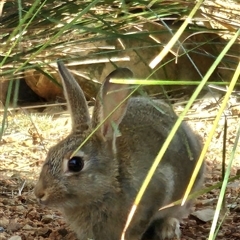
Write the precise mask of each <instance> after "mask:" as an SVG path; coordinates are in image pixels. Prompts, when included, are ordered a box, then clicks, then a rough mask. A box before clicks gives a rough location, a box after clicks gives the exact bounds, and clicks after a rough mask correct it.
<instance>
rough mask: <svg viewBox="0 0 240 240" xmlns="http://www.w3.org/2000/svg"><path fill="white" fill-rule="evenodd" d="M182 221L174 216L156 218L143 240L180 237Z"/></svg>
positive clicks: (164, 239) (162, 239) (163, 239)
mask: <svg viewBox="0 0 240 240" xmlns="http://www.w3.org/2000/svg"><path fill="white" fill-rule="evenodd" d="M180 236H181V231H180V223H179V220H178V219H176V218H173V217H168V218H166V219H158V220H154V221H153V222H152V224H151V225H150V227H149V228H148V230H147V231H146V232H145V233H144V236H143V238H142V239H141V240H166V239H180Z"/></svg>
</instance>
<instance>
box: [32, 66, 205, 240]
mask: <svg viewBox="0 0 240 240" xmlns="http://www.w3.org/2000/svg"><path fill="white" fill-rule="evenodd" d="M58 68H59V72H60V75H61V77H62V82H63V87H64V92H65V97H66V99H67V102H68V107H69V110H70V112H71V118H72V132H71V133H70V134H69V136H67V137H66V138H65V139H64V140H62V141H61V142H59V143H58V144H57V145H56V146H54V147H52V148H51V149H50V150H49V152H48V155H47V158H46V161H45V163H44V165H43V168H42V172H41V174H40V177H39V180H38V183H37V184H36V187H35V195H36V197H37V198H38V199H39V201H40V202H41V203H42V204H45V205H47V206H51V207H56V208H58V209H60V210H61V211H62V213H63V214H64V216H65V218H66V221H67V222H68V223H69V224H70V226H71V227H72V229H73V230H74V231H75V232H76V234H77V237H78V239H79V240H88V239H93V240H120V238H121V233H122V230H123V228H124V225H125V223H126V219H127V216H128V213H129V210H130V208H131V205H132V204H133V201H134V199H135V197H136V195H137V193H138V191H139V189H140V186H141V184H142V182H143V180H144V179H145V177H146V174H147V173H148V170H149V168H150V167H151V165H152V163H153V161H154V159H155V157H156V156H157V154H158V152H159V150H160V148H161V146H162V145H163V143H164V141H165V139H166V138H167V136H168V134H169V132H170V130H171V128H172V126H173V125H174V123H175V121H176V119H177V116H176V114H175V113H174V112H173V111H172V109H171V108H170V107H169V106H168V105H167V104H166V103H164V102H163V101H159V100H151V99H149V98H145V97H133V98H130V99H129V100H128V101H126V102H124V103H123V104H122V105H121V106H120V107H119V108H118V109H117V110H116V111H115V112H114V113H113V114H112V115H111V116H110V117H109V118H108V120H107V121H105V123H103V124H102V126H101V127H100V128H99V129H98V130H97V131H96V133H95V134H94V135H93V136H92V137H91V138H90V139H89V140H88V141H87V143H85V144H84V145H83V146H82V148H81V149H80V150H79V151H78V152H77V153H76V155H77V156H80V157H81V158H82V159H83V160H84V167H83V169H82V170H81V171H80V172H71V171H69V169H68V161H69V158H70V156H71V154H72V153H73V152H74V151H75V150H76V149H77V148H78V146H79V145H80V144H81V143H82V142H83V141H84V140H85V139H86V137H87V136H88V135H89V134H90V133H91V132H92V131H93V129H94V128H95V127H96V126H98V125H99V123H101V122H102V121H103V119H105V118H106V116H108V115H109V113H110V112H112V110H113V109H115V107H116V106H117V105H118V104H119V103H120V102H122V101H123V99H124V98H125V97H126V96H128V94H129V93H130V90H129V86H128V85H120V84H113V83H111V82H110V79H112V78H131V77H132V72H131V71H130V70H128V69H127V68H119V69H117V70H115V71H113V72H112V73H111V74H110V75H109V76H108V77H107V78H106V80H105V82H104V83H103V86H102V88H101V90H100V93H99V96H98V99H97V102H96V106H95V109H94V113H93V117H92V121H90V117H89V113H88V110H87V104H86V100H85V98H84V95H83V93H82V90H81V89H80V87H79V86H78V84H77V82H76V81H75V80H74V78H73V77H72V75H71V74H70V73H69V72H68V70H67V69H66V67H65V66H64V65H63V63H61V62H58ZM113 123H114V124H113ZM112 126H115V127H112ZM116 128H118V130H117V131H116ZM200 152H201V143H200V141H199V139H198V137H197V136H196V135H195V134H194V133H193V131H192V130H191V129H190V127H189V126H188V125H187V124H186V123H183V124H182V125H181V126H180V128H179V130H178V132H177V133H176V135H175V137H174V139H173V141H172V142H171V144H170V146H169V147H168V150H167V151H166V153H165V155H164V157H163V159H162V161H161V163H160V165H159V166H158V168H157V171H156V172H155V174H154V177H153V179H152V180H151V182H150V184H149V186H148V188H147V190H146V192H145V194H144V196H143V199H142V201H141V202H140V205H139V207H138V208H137V211H136V214H135V215H134V217H133V220H132V222H131V224H130V227H129V229H128V230H127V232H126V240H163V239H172V238H174V237H179V236H180V230H179V221H180V220H181V218H182V217H183V216H184V214H188V212H189V208H190V206H191V203H190V202H188V203H187V204H186V205H185V206H183V207H180V206H175V207H173V208H167V209H164V210H162V211H158V210H159V209H160V208H162V207H164V206H166V205H167V204H169V203H172V202H174V201H176V200H179V199H181V198H182V197H183V194H184V192H185V190H186V187H187V185H188V182H189V179H190V177H191V174H192V172H193V170H194V167H195V164H196V160H197V159H198V157H199V154H200ZM203 171H204V166H202V169H201V171H200V173H199V175H198V177H197V180H196V183H195V186H194V189H195V190H196V189H198V188H199V186H200V185H201V183H202V179H203Z"/></svg>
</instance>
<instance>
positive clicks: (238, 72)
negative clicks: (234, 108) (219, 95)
mask: <svg viewBox="0 0 240 240" xmlns="http://www.w3.org/2000/svg"><path fill="white" fill-rule="evenodd" d="M239 75H240V62H239V64H238V67H237V69H236V71H235V73H234V75H233V78H232V81H231V83H230V85H229V89H228V91H227V93H226V95H225V98H224V100H223V103H222V106H221V109H220V110H219V112H218V115H217V117H216V119H215V122H214V124H213V125H214V127H215V128H216V126H217V123H218V121H219V120H220V118H221V115H222V113H223V111H224V109H225V106H226V104H227V102H228V100H229V97H230V96H231V93H232V91H233V88H234V86H235V83H236V82H237V80H238V78H239ZM214 127H213V129H214V130H215V128H214ZM210 136H211V135H210ZM239 136H240V127H239V128H238V132H237V136H236V138H235V142H234V146H233V150H232V152H231V156H230V162H229V164H228V167H227V171H226V174H225V176H224V180H223V185H222V188H221V191H220V195H219V198H218V203H217V207H216V211H215V214H214V218H213V222H212V226H211V230H210V233H209V238H208V240H214V239H215V238H216V235H215V234H214V232H215V229H216V226H217V221H218V218H219V214H220V211H221V206H222V203H223V199H224V196H225V192H226V188H227V184H228V178H229V175H230V171H231V166H232V162H233V160H234V155H235V152H236V148H237V144H238V141H239Z"/></svg>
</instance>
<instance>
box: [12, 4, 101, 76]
mask: <svg viewBox="0 0 240 240" xmlns="http://www.w3.org/2000/svg"><path fill="white" fill-rule="evenodd" d="M99 1H100V0H95V1H93V2H91V3H90V4H89V5H88V6H87V7H86V8H85V9H83V10H82V11H81V12H80V13H79V14H78V15H77V16H76V17H75V18H73V20H72V21H71V22H70V23H68V24H65V25H64V26H63V27H61V28H60V30H59V31H58V32H57V33H56V34H55V35H53V36H52V37H51V38H50V39H49V40H47V41H46V43H45V44H44V45H43V46H42V47H41V48H39V49H38V50H37V51H36V52H35V53H34V54H32V55H31V56H30V57H29V59H28V60H27V61H25V62H24V63H23V64H22V65H21V66H20V67H19V68H17V69H16V70H15V73H16V72H17V71H19V70H20V69H22V68H23V67H24V66H25V65H26V64H27V63H29V62H30V61H31V60H32V59H33V58H35V57H36V56H37V55H38V54H39V53H40V52H41V51H43V50H44V49H45V48H46V47H47V46H48V45H49V44H50V43H51V42H53V41H54V40H55V39H56V38H58V37H59V36H61V35H62V34H63V33H64V31H65V30H67V29H69V28H70V27H71V26H72V25H74V23H75V22H76V21H77V20H78V19H79V18H80V17H82V16H83V15H84V14H86V13H87V12H88V11H89V10H90V9H91V8H92V7H93V6H95V5H96V4H97V3H98V2H99Z"/></svg>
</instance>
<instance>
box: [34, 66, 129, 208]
mask: <svg viewBox="0 0 240 240" xmlns="http://www.w3.org/2000/svg"><path fill="white" fill-rule="evenodd" d="M58 68H59V73H60V75H61V77H62V83H63V88H64V93H65V98H66V99H67V103H68V109H69V111H70V113H71V119H72V131H71V133H70V134H69V136H67V137H66V138H65V139H64V140H63V141H61V142H60V143H58V144H57V145H56V146H54V147H52V148H51V149H50V150H49V152H48V155H47V158H46V161H45V163H44V165H43V167H42V172H41V174H40V178H39V181H38V183H37V185H36V187H35V194H36V196H37V197H38V199H39V201H40V202H41V203H42V204H46V205H50V206H56V207H60V208H65V207H66V208H67V207H68V206H69V207H70V208H72V207H73V206H74V205H77V206H79V205H82V204H83V205H86V203H88V202H92V201H93V202H96V203H97V202H99V201H100V199H102V198H104V197H105V194H107V193H109V192H111V191H113V192H116V191H120V190H119V186H118V183H117V181H116V179H117V177H118V168H117V166H116V159H115V158H116V156H115V152H114V151H112V146H113V144H114V141H115V130H114V127H113V124H115V125H116V126H117V125H118V124H119V123H120V121H121V119H122V118H123V116H124V113H125V110H126V105H127V103H126V102H123V103H122V105H121V106H119V107H118V108H117V110H116V111H114V112H113V114H112V115H110V116H109V117H108V115H109V114H110V113H111V112H112V111H113V110H114V108H116V107H117V106H118V104H119V103H120V102H121V101H123V100H124V98H125V97H127V95H128V94H129V89H128V87H126V86H125V85H121V86H120V85H118V84H112V83H110V79H111V78H125V79H126V78H130V77H132V72H131V71H130V70H129V69H117V70H115V71H113V72H112V73H111V74H110V75H109V76H108V77H107V78H106V80H105V82H104V84H103V86H102V91H101V93H102V94H101V95H99V96H98V98H99V102H97V104H98V106H96V107H95V110H94V122H93V123H91V122H90V116H89V112H88V108H87V103H86V100H85V97H84V94H83V92H82V90H81V88H80V87H79V85H78V83H77V82H76V81H75V79H74V78H73V76H72V75H71V74H70V73H69V71H68V70H67V69H66V68H65V66H64V65H63V64H62V63H61V62H58ZM119 86H120V87H119ZM113 95H114V98H113ZM107 117H108V118H107ZM105 118H107V119H106V121H104V123H103V124H101V125H100V126H99V128H98V130H97V131H96V133H95V134H94V135H93V136H92V137H91V138H90V139H89V140H87V141H86V143H84V145H83V146H82V147H81V149H80V150H79V151H77V152H76V153H75V154H74V155H73V156H72V154H73V153H74V151H76V149H77V148H78V147H79V146H80V145H81V144H82V143H83V141H84V140H86V138H87V137H88V136H89V135H90V134H91V133H92V131H93V128H92V125H93V126H94V128H95V127H97V126H98V125H99V124H100V123H101V122H102V121H103V120H104V119H105Z"/></svg>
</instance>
